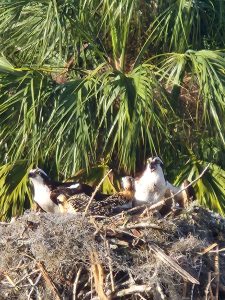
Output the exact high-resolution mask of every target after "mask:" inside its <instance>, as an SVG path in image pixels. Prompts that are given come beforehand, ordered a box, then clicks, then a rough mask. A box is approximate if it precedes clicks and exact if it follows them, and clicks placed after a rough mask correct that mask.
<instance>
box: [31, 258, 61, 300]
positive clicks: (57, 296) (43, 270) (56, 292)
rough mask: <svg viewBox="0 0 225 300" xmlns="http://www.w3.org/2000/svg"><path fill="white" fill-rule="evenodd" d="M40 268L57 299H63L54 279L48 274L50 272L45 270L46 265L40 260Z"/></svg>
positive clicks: (38, 264)
mask: <svg viewBox="0 0 225 300" xmlns="http://www.w3.org/2000/svg"><path fill="white" fill-rule="evenodd" d="M37 266H38V268H39V269H40V271H41V273H42V276H43V278H44V280H45V282H46V283H47V285H48V286H49V288H50V289H51V291H52V292H53V293H54V296H55V298H54V299H55V300H61V299H60V294H59V292H58V290H57V288H56V286H55V284H54V282H53V281H52V279H51V277H50V276H49V275H48V272H47V271H46V270H45V267H44V265H43V263H42V262H38V263H37Z"/></svg>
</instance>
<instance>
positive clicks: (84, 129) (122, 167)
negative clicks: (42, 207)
mask: <svg viewBox="0 0 225 300" xmlns="http://www.w3.org/2000/svg"><path fill="white" fill-rule="evenodd" d="M224 15H225V3H224V2H223V1H219V0H211V1H210V0H205V1H198V0H197V1H191V0H166V1H165V0H164V1H161V0H152V1H147V0H146V1H143V0H139V1H138V0H120V1H119V0H111V1H109V0H86V1H81V0H66V1H61V0H40V1H36V0H20V1H18V2H17V3H15V1H12V0H2V1H1V4H0V40H1V43H0V51H1V59H0V78H1V84H0V89H1V93H0V115H1V116H0V128H1V131H0V143H1V146H2V147H1V150H0V155H1V161H2V163H1V167H0V188H1V189H0V197H1V203H0V207H1V212H2V218H3V219H4V218H7V217H9V216H11V215H14V214H18V213H21V212H22V211H23V209H24V207H27V206H29V203H30V201H31V200H30V196H29V191H28V188H27V172H28V171H29V169H30V168H31V167H32V166H34V165H39V166H41V167H43V168H44V169H46V170H47V171H48V172H49V173H50V174H51V175H52V176H57V177H60V178H61V179H64V178H68V177H77V176H81V175H82V176H83V178H86V180H90V181H91V182H96V181H97V180H98V179H99V178H100V176H102V175H103V174H104V173H105V172H107V170H108V168H109V167H113V168H114V170H117V172H118V173H121V172H127V173H134V172H135V171H136V170H138V169H140V168H141V166H142V165H143V164H144V162H145V159H146V157H147V156H150V155H155V154H157V155H160V156H161V157H162V158H163V159H164V161H165V162H166V167H167V168H166V169H167V176H168V178H169V179H170V180H172V181H175V182H177V183H180V182H181V181H182V180H183V178H187V177H188V178H189V179H193V178H194V177H195V176H197V174H199V173H200V172H201V170H202V169H203V168H204V166H205V165H206V164H207V163H208V162H211V167H210V170H209V171H208V172H207V174H206V176H204V177H203V178H202V179H201V180H199V181H198V182H197V185H196V191H197V193H198V198H199V201H200V202H201V203H204V204H205V205H207V206H208V207H210V208H213V209H216V210H217V211H219V212H221V213H224V212H225V202H224V200H225V192H224V188H223V187H224V184H225V171H224V169H225V158H224V156H223V151H224V144H225V140H224V129H225V122H224V120H223V118H224V111H225V102H224V99H225V98H224V94H225V82H224V80H225V74H224V67H225V60H224V55H225V52H224V51H223V48H224V43H225V37H224V30H223V28H224V22H225V21H224V20H225V18H224ZM85 174H86V177H85ZM111 188H112V186H111V184H110V181H109V180H108V182H107V184H105V186H104V190H105V191H107V190H108V191H109V190H110V189H111Z"/></svg>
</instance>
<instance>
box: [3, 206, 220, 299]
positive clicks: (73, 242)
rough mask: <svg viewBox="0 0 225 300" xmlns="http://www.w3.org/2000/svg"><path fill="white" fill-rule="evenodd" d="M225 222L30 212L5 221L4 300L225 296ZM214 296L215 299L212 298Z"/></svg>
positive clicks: (196, 216)
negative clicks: (95, 216) (96, 216)
mask: <svg viewBox="0 0 225 300" xmlns="http://www.w3.org/2000/svg"><path fill="white" fill-rule="evenodd" d="M224 237H225V220H224V219H223V218H221V217H220V216H219V215H216V214H214V213H212V212H210V211H208V210H206V209H204V208H202V207H199V206H197V205H192V206H191V207H189V208H188V209H186V210H183V211H182V212H179V213H178V212H176V211H171V212H170V213H169V214H167V215H166V216H164V217H162V215H160V214H159V213H155V212H148V211H147V212H146V213H145V214H143V213H142V214H135V215H134V214H132V213H125V214H124V213H122V214H119V215H118V216H115V217H111V218H104V219H98V218H94V217H87V216H85V217H84V216H83V215H70V214H49V213H32V212H28V213H26V214H24V215H23V216H21V217H20V218H18V219H17V220H16V221H15V222H13V223H10V224H1V226H0V250H1V257H0V299H10V300H13V299H23V300H24V299H46V300H48V299H49V300H50V299H57V300H59V299H96V300H97V299H100V300H101V299H103V300H105V299H154V300H158V299H171V300H172V299H173V300H176V299H179V300H180V299H225V256H224V252H223V251H224V249H223V246H224V244H225V240H224ZM213 297H214V298H213Z"/></svg>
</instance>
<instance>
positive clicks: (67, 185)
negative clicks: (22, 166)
mask: <svg viewBox="0 0 225 300" xmlns="http://www.w3.org/2000/svg"><path fill="white" fill-rule="evenodd" d="M28 177H29V179H30V181H31V183H32V188H33V189H32V190H33V199H34V201H35V202H36V203H37V204H38V205H39V206H40V207H41V208H42V209H43V210H44V211H46V212H52V213H56V212H59V206H58V200H57V197H58V195H60V194H66V195H67V197H68V196H72V195H74V194H79V193H85V194H87V195H91V194H92V193H93V191H94V189H93V187H91V186H89V185H87V184H84V183H78V182H56V181H53V180H51V179H50V177H49V176H48V175H47V174H46V173H45V172H44V171H43V170H41V169H39V168H36V169H33V170H31V171H30V172H29V174H28ZM96 198H97V199H99V200H101V199H104V198H105V196H104V195H102V194H100V193H98V194H97V195H96Z"/></svg>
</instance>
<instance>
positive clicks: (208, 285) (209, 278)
mask: <svg viewBox="0 0 225 300" xmlns="http://www.w3.org/2000/svg"><path fill="white" fill-rule="evenodd" d="M214 279H215V277H213V278H211V272H208V283H207V285H206V287H205V300H207V299H208V293H209V290H210V294H212V290H211V283H212V281H213V280H214ZM213 298H214V297H213V295H211V299H213Z"/></svg>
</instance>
